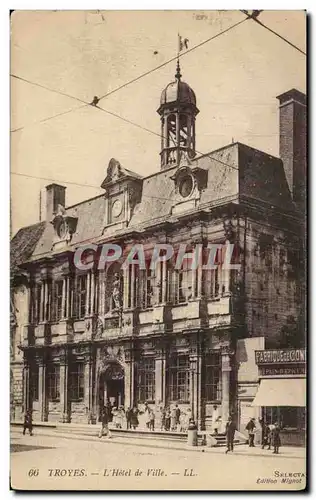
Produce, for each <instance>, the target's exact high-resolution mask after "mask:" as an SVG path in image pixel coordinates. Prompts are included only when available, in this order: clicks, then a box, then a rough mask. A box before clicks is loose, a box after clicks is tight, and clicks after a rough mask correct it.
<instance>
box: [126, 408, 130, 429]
mask: <svg viewBox="0 0 316 500" xmlns="http://www.w3.org/2000/svg"><path fill="white" fill-rule="evenodd" d="M125 417H126V429H130V428H131V408H130V407H128V408H127V409H126V413H125Z"/></svg>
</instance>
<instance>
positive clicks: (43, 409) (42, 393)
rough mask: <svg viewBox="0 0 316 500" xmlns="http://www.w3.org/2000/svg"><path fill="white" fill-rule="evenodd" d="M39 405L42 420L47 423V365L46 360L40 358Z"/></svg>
mask: <svg viewBox="0 0 316 500" xmlns="http://www.w3.org/2000/svg"><path fill="white" fill-rule="evenodd" d="M38 378H39V387H38V403H39V411H40V419H41V421H42V422H46V421H47V400H46V363H45V359H43V358H40V360H39V368H38Z"/></svg>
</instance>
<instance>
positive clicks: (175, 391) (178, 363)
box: [169, 356, 190, 403]
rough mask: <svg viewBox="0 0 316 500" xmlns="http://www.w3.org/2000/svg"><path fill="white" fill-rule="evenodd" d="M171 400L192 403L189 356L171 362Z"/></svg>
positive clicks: (172, 359)
mask: <svg viewBox="0 0 316 500" xmlns="http://www.w3.org/2000/svg"><path fill="white" fill-rule="evenodd" d="M169 399H170V401H178V402H182V403H188V402H189V401H190V362H189V357H188V356H175V357H172V358H171V360H170V366H169Z"/></svg>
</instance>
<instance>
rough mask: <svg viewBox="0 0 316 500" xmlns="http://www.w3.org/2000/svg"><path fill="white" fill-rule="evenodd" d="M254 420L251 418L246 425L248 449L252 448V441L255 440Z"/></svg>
mask: <svg viewBox="0 0 316 500" xmlns="http://www.w3.org/2000/svg"><path fill="white" fill-rule="evenodd" d="M255 428H256V424H255V419H254V418H251V419H250V420H249V422H248V424H247V425H246V430H247V431H248V437H249V448H254V446H255V444H254V440H255Z"/></svg>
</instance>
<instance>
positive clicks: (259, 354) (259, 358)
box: [255, 349, 306, 365]
mask: <svg viewBox="0 0 316 500" xmlns="http://www.w3.org/2000/svg"><path fill="white" fill-rule="evenodd" d="M255 359H256V364H257V365H274V364H278V365H280V364H288V363H295V364H297V363H305V362H306V351H305V349H275V350H274V349H271V350H264V351H255Z"/></svg>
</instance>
